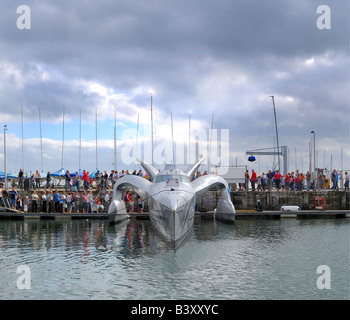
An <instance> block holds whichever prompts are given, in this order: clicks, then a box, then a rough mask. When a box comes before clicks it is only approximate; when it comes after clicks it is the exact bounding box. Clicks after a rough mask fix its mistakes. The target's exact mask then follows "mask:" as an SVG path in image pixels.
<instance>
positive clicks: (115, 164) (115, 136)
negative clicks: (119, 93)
mask: <svg viewBox="0 0 350 320" xmlns="http://www.w3.org/2000/svg"><path fill="white" fill-rule="evenodd" d="M114 170H117V112H116V110H115V107H114Z"/></svg>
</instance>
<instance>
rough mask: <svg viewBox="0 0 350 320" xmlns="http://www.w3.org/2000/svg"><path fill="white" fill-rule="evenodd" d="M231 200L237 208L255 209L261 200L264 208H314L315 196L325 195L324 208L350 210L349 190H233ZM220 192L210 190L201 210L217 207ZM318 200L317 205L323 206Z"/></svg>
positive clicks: (201, 205)
mask: <svg viewBox="0 0 350 320" xmlns="http://www.w3.org/2000/svg"><path fill="white" fill-rule="evenodd" d="M230 194H231V200H232V203H233V204H234V206H235V209H236V210H254V209H255V206H256V203H257V201H258V200H260V204H261V206H262V209H263V210H272V211H273V210H280V209H281V207H282V206H299V207H300V209H301V210H314V209H315V197H316V198H318V199H319V198H321V197H323V208H324V210H350V192H349V191H347V192H346V191H270V192H265V191H233V192H232V191H231V193H230ZM218 200H219V192H216V191H209V192H208V193H206V194H205V195H204V196H203V198H202V200H201V202H200V203H199V204H198V206H199V211H202V212H207V211H212V210H214V209H215V208H216V203H217V201H218ZM321 203H322V201H321V200H317V201H316V205H317V206H321Z"/></svg>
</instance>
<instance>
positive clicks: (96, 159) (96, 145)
mask: <svg viewBox="0 0 350 320" xmlns="http://www.w3.org/2000/svg"><path fill="white" fill-rule="evenodd" d="M95 127H96V170H97V167H98V166H97V108H95Z"/></svg>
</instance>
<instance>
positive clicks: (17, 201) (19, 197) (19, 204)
mask: <svg viewBox="0 0 350 320" xmlns="http://www.w3.org/2000/svg"><path fill="white" fill-rule="evenodd" d="M16 210H18V211H21V210H22V198H21V195H20V194H18V197H17V199H16Z"/></svg>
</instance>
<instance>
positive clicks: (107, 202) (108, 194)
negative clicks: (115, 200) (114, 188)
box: [104, 191, 110, 209]
mask: <svg viewBox="0 0 350 320" xmlns="http://www.w3.org/2000/svg"><path fill="white" fill-rule="evenodd" d="M104 200H105V201H104V207H105V208H106V209H108V206H109V201H110V192H109V191H108V192H106V195H105V199H104Z"/></svg>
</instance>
